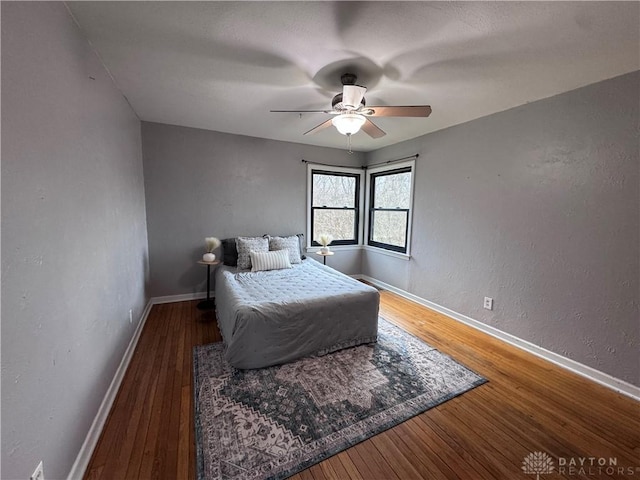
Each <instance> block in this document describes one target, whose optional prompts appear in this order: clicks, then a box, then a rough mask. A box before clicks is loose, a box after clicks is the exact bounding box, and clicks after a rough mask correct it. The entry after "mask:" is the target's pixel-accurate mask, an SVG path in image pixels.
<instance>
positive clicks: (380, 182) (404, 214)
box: [367, 161, 415, 254]
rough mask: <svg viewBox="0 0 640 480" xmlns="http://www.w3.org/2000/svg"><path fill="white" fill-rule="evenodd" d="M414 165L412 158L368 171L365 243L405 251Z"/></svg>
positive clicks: (409, 230) (407, 242)
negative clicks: (410, 160) (366, 232)
mask: <svg viewBox="0 0 640 480" xmlns="http://www.w3.org/2000/svg"><path fill="white" fill-rule="evenodd" d="M414 167H415V162H413V161H412V162H407V163H403V164H400V165H398V164H396V165H394V166H387V167H379V168H372V169H370V170H369V172H368V176H369V182H368V185H369V197H368V200H369V205H368V209H369V216H368V224H369V225H368V227H369V228H368V237H367V238H368V240H367V243H368V245H371V246H373V247H378V248H384V249H385V250H391V251H395V252H400V253H405V254H408V253H409V243H410V236H411V208H412V203H413V169H414Z"/></svg>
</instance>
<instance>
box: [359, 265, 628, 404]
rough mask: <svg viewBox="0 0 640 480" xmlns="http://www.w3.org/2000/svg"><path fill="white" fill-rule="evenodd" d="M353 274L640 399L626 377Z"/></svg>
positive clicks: (403, 291)
mask: <svg viewBox="0 0 640 480" xmlns="http://www.w3.org/2000/svg"><path fill="white" fill-rule="evenodd" d="M352 277H354V278H357V279H359V280H366V281H367V282H369V283H371V284H372V285H375V286H376V287H379V288H381V289H383V290H389V291H390V292H393V293H396V294H398V295H400V296H401V297H404V298H406V299H408V300H411V301H413V302H416V303H418V304H420V305H423V306H425V307H427V308H430V309H431V310H435V311H436V312H438V313H442V314H443V315H446V316H447V317H450V318H452V319H454V320H457V321H459V322H461V323H464V324H465V325H469V326H470V327H473V328H475V329H477V330H480V331H482V332H484V333H486V334H488V335H491V336H493V337H495V338H498V339H500V340H502V341H504V342H506V343H508V344H510V345H513V346H514V347H518V348H520V349H521V350H524V351H526V352H528V353H531V354H533V355H536V356H537V357H540V358H543V359H545V360H547V361H549V362H551V363H554V364H555V365H558V366H559V367H562V368H564V369H566V370H570V371H572V372H574V373H577V374H578V375H580V376H582V377H585V378H588V379H589V380H592V381H594V382H596V383H599V384H600V385H604V386H605V387H608V388H610V389H612V390H615V391H616V392H618V393H621V394H623V395H626V396H628V397H631V398H633V399H634V400H638V401H640V387H637V386H635V385H632V384H630V383H628V382H625V381H624V380H620V379H619V378H616V377H613V376H611V375H609V374H608V373H604V372H601V371H599V370H596V369H595V368H593V367H589V366H587V365H584V364H582V363H580V362H576V361H575V360H572V359H570V358H567V357H564V356H562V355H559V354H557V353H555V352H552V351H550V350H547V349H545V348H542V347H539V346H538V345H535V344H533V343H531V342H528V341H526V340H523V339H521V338H518V337H516V336H515V335H511V334H510V333H506V332H503V331H502V330H499V329H497V328H495V327H492V326H490V325H487V324H485V323H482V322H480V321H478V320H475V319H473V318H471V317H467V316H466V315H463V314H461V313H458V312H455V311H453V310H451V309H449V308H446V307H443V306H442V305H438V304H437V303H433V302H430V301H429V300H425V299H424V298H422V297H419V296H417V295H414V294H412V293H409V292H407V291H405V290H402V289H400V288H397V287H394V286H393V285H389V284H388V283H385V282H382V281H380V280H377V279H375V278H372V277H369V276H368V275H352Z"/></svg>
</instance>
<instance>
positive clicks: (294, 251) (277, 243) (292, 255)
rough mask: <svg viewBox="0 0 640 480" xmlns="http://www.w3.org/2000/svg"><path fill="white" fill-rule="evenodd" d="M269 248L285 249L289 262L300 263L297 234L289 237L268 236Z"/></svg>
mask: <svg viewBox="0 0 640 480" xmlns="http://www.w3.org/2000/svg"><path fill="white" fill-rule="evenodd" d="M269 250H287V251H288V252H289V261H290V262H291V263H300V262H302V258H300V239H299V238H298V236H297V235H292V236H290V237H269Z"/></svg>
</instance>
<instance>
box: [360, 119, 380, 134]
mask: <svg viewBox="0 0 640 480" xmlns="http://www.w3.org/2000/svg"><path fill="white" fill-rule="evenodd" d="M361 129H362V131H364V133H366V134H367V135H369V136H370V137H371V138H380V137H384V136H385V135H386V133H385V132H384V131H383V130H382V129H381V128H380V127H378V126H377V125H376V124H375V123H373V122H372V121H371V120H369V119H368V118H367V121H366V122H364V125H362V127H361Z"/></svg>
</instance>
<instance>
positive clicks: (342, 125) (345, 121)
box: [331, 113, 367, 135]
mask: <svg viewBox="0 0 640 480" xmlns="http://www.w3.org/2000/svg"><path fill="white" fill-rule="evenodd" d="M366 121H367V119H366V118H365V117H364V115H359V114H357V113H342V114H340V115H337V116H335V117H334V118H333V120H332V121H331V123H332V124H333V126H334V127H336V129H337V130H338V131H339V132H340V133H341V134H342V135H353V134H354V133H358V132H359V131H360V128H361V127H362V125H364V122H366Z"/></svg>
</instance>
